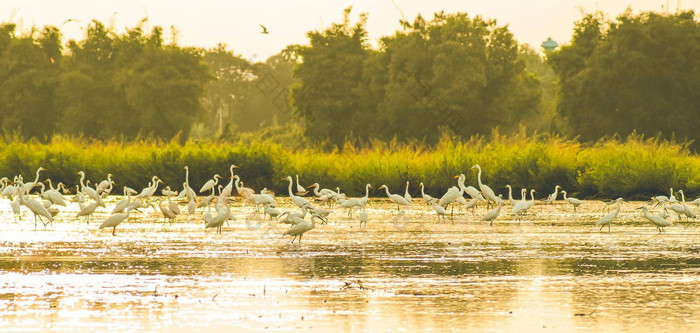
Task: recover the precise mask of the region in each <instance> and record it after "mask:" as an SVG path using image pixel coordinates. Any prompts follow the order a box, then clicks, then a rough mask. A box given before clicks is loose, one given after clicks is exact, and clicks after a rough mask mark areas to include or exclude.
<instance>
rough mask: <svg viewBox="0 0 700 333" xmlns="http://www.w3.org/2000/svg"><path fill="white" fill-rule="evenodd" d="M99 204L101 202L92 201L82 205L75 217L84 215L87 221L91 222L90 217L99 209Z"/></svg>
mask: <svg viewBox="0 0 700 333" xmlns="http://www.w3.org/2000/svg"><path fill="white" fill-rule="evenodd" d="M99 205H100V203H99V202H97V201H94V202H91V203H89V204H88V205H87V206H85V207H83V206H82V205H81V207H80V212H78V214H76V215H75V218H80V217H82V216H85V217H86V219H85V222H86V223H88V224H89V223H90V217H91V216H92V214H93V213H94V212H95V210H96V209H97V207H98V206H99Z"/></svg>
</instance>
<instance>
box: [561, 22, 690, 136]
mask: <svg viewBox="0 0 700 333" xmlns="http://www.w3.org/2000/svg"><path fill="white" fill-rule="evenodd" d="M698 54H700V23H699V22H698V21H697V20H696V19H695V14H694V12H692V11H687V12H678V13H671V14H668V13H663V14H662V13H654V12H644V13H640V14H637V15H633V14H632V13H631V11H627V12H625V13H624V14H622V15H620V16H619V17H618V18H617V20H615V21H611V20H607V19H605V17H604V16H603V15H602V14H601V13H595V14H589V15H587V16H586V17H584V19H583V20H581V21H580V22H577V24H576V28H575V31H574V37H573V39H572V41H571V45H568V46H564V47H562V48H561V50H559V51H558V52H555V53H553V54H551V55H550V59H549V60H550V62H551V63H552V66H553V68H554V69H555V71H556V72H557V74H558V75H559V76H560V78H561V102H560V103H559V106H558V110H559V113H560V114H561V115H562V116H564V117H566V119H568V121H569V124H570V125H571V127H572V128H573V130H574V133H576V134H577V135H580V136H581V138H582V139H584V140H596V139H598V138H601V137H604V136H610V135H613V134H615V133H617V134H620V135H622V136H627V135H629V134H631V133H633V132H634V131H636V132H638V133H642V134H645V135H647V136H654V135H656V134H657V133H663V136H664V137H665V138H672V137H674V136H675V137H677V138H682V139H689V140H695V142H696V143H695V144H694V146H695V147H696V148H697V142H698V139H700V136H698V133H699V132H698V130H697V129H698V128H699V127H700V118H698V117H697V111H698V101H700V57H698V56H697V55H698Z"/></svg>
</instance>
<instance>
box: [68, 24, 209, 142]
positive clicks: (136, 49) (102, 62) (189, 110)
mask: <svg viewBox="0 0 700 333" xmlns="http://www.w3.org/2000/svg"><path fill="white" fill-rule="evenodd" d="M69 50H70V55H69V56H68V57H67V59H66V61H65V66H64V68H63V72H62V74H61V75H60V78H59V84H58V91H59V93H58V94H57V96H56V104H57V105H58V112H59V114H60V116H61V121H60V123H61V126H60V127H59V128H60V129H61V132H66V133H70V134H82V135H86V136H89V137H95V138H100V139H108V138H112V137H116V136H123V137H125V138H136V137H138V136H145V137H157V138H165V139H170V138H172V137H174V136H175V135H176V134H178V133H182V135H181V138H182V139H185V138H187V136H188V134H189V130H190V128H191V125H192V123H193V122H194V120H195V119H197V117H198V114H199V112H201V109H202V108H201V105H200V101H199V100H200V97H201V96H202V94H203V87H204V84H205V83H206V82H207V81H209V80H210V79H211V77H210V76H209V75H208V72H207V67H206V65H205V64H204V63H203V62H202V59H201V58H202V57H201V52H200V50H198V49H195V48H183V47H179V46H177V45H175V44H164V42H163V30H162V28H160V27H154V28H153V29H152V30H151V32H150V33H149V34H146V33H144V32H143V30H142V28H141V27H140V26H137V27H134V28H131V29H128V30H127V31H126V32H125V33H124V34H122V35H118V34H116V33H114V32H113V31H111V30H109V29H107V28H105V26H104V25H103V24H102V23H100V22H98V21H93V22H92V23H91V24H90V25H89V26H88V29H87V36H86V38H85V39H84V40H82V41H79V42H78V41H70V42H69Z"/></svg>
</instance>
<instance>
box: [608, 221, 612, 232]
mask: <svg viewBox="0 0 700 333" xmlns="http://www.w3.org/2000/svg"><path fill="white" fill-rule="evenodd" d="M611 226H612V223H610V224H608V232H610V227H611Z"/></svg>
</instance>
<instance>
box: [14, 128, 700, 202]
mask: <svg viewBox="0 0 700 333" xmlns="http://www.w3.org/2000/svg"><path fill="white" fill-rule="evenodd" d="M231 164H237V165H239V166H240V167H241V168H240V169H237V171H236V173H237V174H239V175H240V176H241V178H242V179H243V180H244V181H245V184H246V186H250V187H253V188H256V189H261V188H262V187H268V188H270V189H273V190H275V191H277V192H278V193H285V194H286V193H287V182H286V181H285V180H283V177H286V176H287V175H292V176H293V175H295V174H299V175H300V180H301V182H302V184H304V185H310V184H311V183H313V182H318V183H320V184H321V185H322V186H323V187H333V188H334V187H335V186H340V187H341V189H342V190H343V191H344V192H346V193H348V194H349V195H360V194H362V193H363V192H364V186H365V184H366V183H372V185H374V186H375V188H376V187H379V185H381V184H386V185H387V186H389V188H390V189H391V190H392V191H393V192H397V193H403V190H404V187H405V184H406V181H410V182H411V192H412V193H413V195H414V196H417V195H418V183H419V182H421V181H422V182H424V183H425V185H426V191H427V192H429V193H430V194H431V195H434V196H435V195H441V194H442V193H443V192H444V191H445V190H446V189H447V188H448V187H450V186H452V185H454V184H455V179H454V176H455V175H458V174H460V173H464V174H465V175H466V176H467V185H474V186H476V183H477V179H476V176H477V174H476V169H471V167H472V166H473V165H474V164H480V165H481V167H482V169H483V174H482V180H483V182H484V183H487V184H489V185H490V186H491V187H492V188H493V189H494V190H495V191H497V192H500V193H504V194H505V189H504V188H503V186H505V185H506V184H510V185H513V187H514V189H516V191H515V192H516V197H517V196H518V193H519V189H520V188H534V189H535V190H536V191H537V192H538V193H539V194H540V197H543V196H544V195H545V194H546V193H550V192H551V191H552V190H553V188H554V186H555V185H557V184H559V185H561V186H562V187H564V188H565V189H566V190H567V191H568V192H569V193H570V195H577V196H579V197H581V198H593V197H617V196H623V197H626V198H636V199H639V198H648V197H649V196H650V195H652V194H658V193H666V192H667V191H668V188H669V187H673V188H676V189H685V192H686V194H689V195H693V196H694V195H697V194H698V192H699V191H700V157H699V156H697V155H694V154H691V153H690V152H689V150H688V149H687V148H686V146H685V145H683V144H677V143H673V142H667V141H661V140H658V139H644V138H642V137H639V136H631V137H629V138H628V139H627V140H624V142H623V141H620V140H608V141H601V142H599V143H597V144H594V145H582V144H580V143H578V142H576V141H575V140H564V139H561V138H558V137H551V136H544V137H526V136H525V135H516V136H512V137H504V136H499V135H497V134H496V135H493V137H492V138H490V139H488V140H487V139H484V138H482V137H478V138H472V139H470V140H468V141H458V140H454V139H452V138H449V137H443V139H442V140H441V141H440V143H439V144H438V145H436V146H432V147H431V146H426V145H423V144H420V143H412V144H399V143H396V142H389V143H381V142H373V143H372V144H367V145H365V146H362V147H355V146H352V145H349V144H348V145H346V146H345V147H344V149H343V151H342V152H341V151H338V150H335V151H330V152H325V151H321V150H319V149H313V148H306V149H304V148H288V147H285V146H283V145H280V144H277V143H273V142H270V141H253V140H247V141H246V142H245V143H242V142H241V143H236V144H231V143H226V142H208V141H207V142H195V141H190V142H187V143H186V144H184V145H179V144H177V143H175V142H158V141H135V142H121V141H109V142H101V141H91V140H86V139H77V138H65V137H55V138H54V139H52V141H51V142H49V143H48V144H41V143H39V142H35V141H30V142H22V141H20V140H7V139H6V140H4V141H0V176H8V177H12V176H14V175H18V174H22V175H23V176H24V179H25V181H27V180H29V179H32V180H33V179H34V172H35V170H36V169H37V168H38V167H39V166H42V167H44V168H45V169H46V170H47V171H46V172H45V173H44V174H42V179H45V178H47V177H48V178H51V179H52V180H54V182H58V181H62V182H64V183H65V184H67V185H69V186H74V185H75V184H76V183H77V182H78V179H79V178H78V175H76V174H75V173H76V172H77V171H79V170H83V171H85V172H86V173H87V175H88V176H87V178H88V179H90V180H92V181H99V180H102V179H105V178H106V176H107V174H108V173H111V174H113V177H114V180H115V181H116V182H117V184H118V188H117V190H116V191H115V192H119V189H120V188H121V186H122V185H126V186H130V187H133V188H136V189H140V188H143V187H145V186H147V183H148V181H149V180H150V178H151V177H152V176H153V175H157V176H158V177H160V178H161V179H163V181H164V182H165V184H166V185H169V186H170V187H171V188H177V189H180V188H182V182H183V181H184V176H185V170H184V166H185V165H188V166H189V169H190V183H191V184H192V187H197V188H198V187H199V186H200V185H202V184H203V183H204V182H206V181H207V180H208V179H210V178H211V177H212V176H213V175H214V174H215V173H218V174H220V175H222V176H224V180H222V182H227V181H228V175H229V171H228V170H229V169H228V168H229V166H230V165H231ZM373 195H383V193H379V192H374V193H373Z"/></svg>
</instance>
